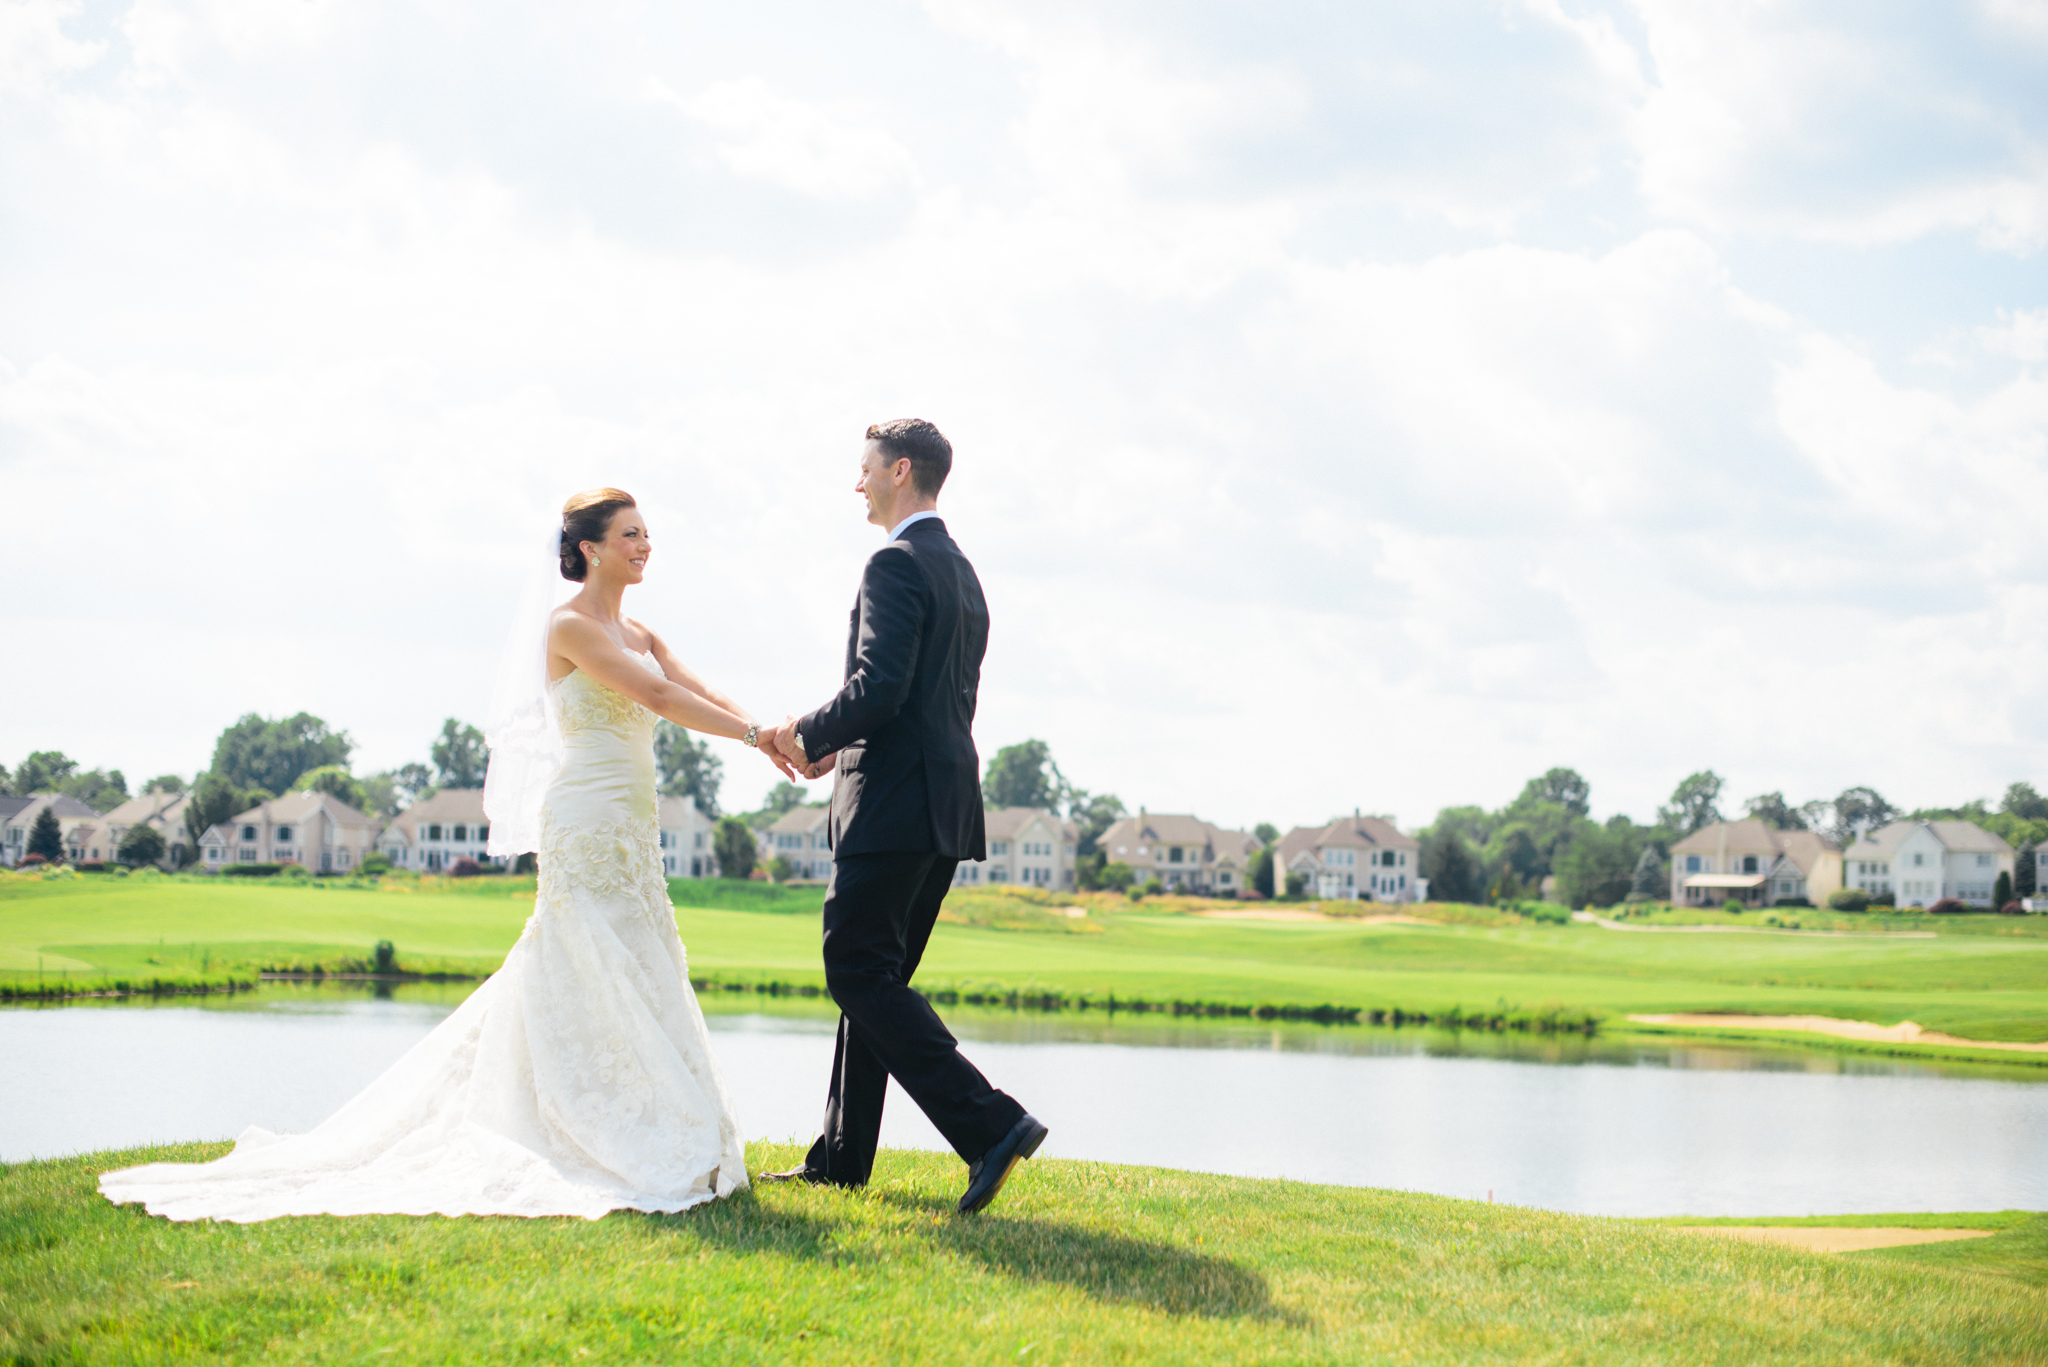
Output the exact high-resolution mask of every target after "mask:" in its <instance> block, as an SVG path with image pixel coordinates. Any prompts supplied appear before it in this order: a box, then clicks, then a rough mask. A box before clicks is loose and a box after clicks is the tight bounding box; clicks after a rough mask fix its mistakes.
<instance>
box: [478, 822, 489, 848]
mask: <svg viewBox="0 0 2048 1367" xmlns="http://www.w3.org/2000/svg"><path fill="white" fill-rule="evenodd" d="M475 836H476V843H477V844H479V845H481V844H483V843H484V842H485V841H486V840H489V839H490V838H491V828H490V827H489V826H478V827H476V828H475Z"/></svg>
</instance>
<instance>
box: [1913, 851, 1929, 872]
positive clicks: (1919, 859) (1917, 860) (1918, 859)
mask: <svg viewBox="0 0 2048 1367" xmlns="http://www.w3.org/2000/svg"><path fill="white" fill-rule="evenodd" d="M1926 862H1927V856H1926V855H1924V854H1916V855H1914V856H1913V867H1914V868H1916V869H1917V868H1919V867H1921V866H1922V865H1924V864H1925V863H1926Z"/></svg>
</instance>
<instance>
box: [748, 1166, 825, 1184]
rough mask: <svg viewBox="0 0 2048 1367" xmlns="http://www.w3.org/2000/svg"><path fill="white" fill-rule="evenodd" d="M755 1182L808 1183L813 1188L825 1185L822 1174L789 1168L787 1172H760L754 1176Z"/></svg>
mask: <svg viewBox="0 0 2048 1367" xmlns="http://www.w3.org/2000/svg"><path fill="white" fill-rule="evenodd" d="M754 1180H755V1181H756V1182H809V1183H810V1184H811V1185H812V1186H814V1187H822V1186H824V1185H825V1176H824V1174H823V1173H816V1172H812V1171H811V1170H810V1169H809V1168H791V1169H790V1170H789V1171H788V1172H762V1173H756V1174H755V1175H754Z"/></svg>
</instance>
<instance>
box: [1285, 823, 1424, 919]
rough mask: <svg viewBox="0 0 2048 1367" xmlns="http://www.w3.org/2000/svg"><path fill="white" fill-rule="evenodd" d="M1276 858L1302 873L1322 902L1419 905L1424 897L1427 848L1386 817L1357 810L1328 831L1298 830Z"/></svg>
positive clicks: (1326, 828)
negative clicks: (1424, 851) (1423, 867)
mask: <svg viewBox="0 0 2048 1367" xmlns="http://www.w3.org/2000/svg"><path fill="white" fill-rule="evenodd" d="M1274 858H1275V859H1277V860H1278V861H1279V866H1280V868H1281V869H1282V870H1284V871H1285V872H1286V873H1290V874H1296V873H1298V874H1301V875H1302V876H1303V877H1305V878H1307V879H1308V887H1309V888H1310V890H1312V891H1313V892H1314V893H1315V895H1316V896H1317V897H1318V898H1321V899H1322V900H1324V901H1335V902H1356V901H1366V902H1413V901H1416V900H1418V899H1419V898H1420V897H1421V896H1422V885H1421V883H1420V882H1419V880H1418V878H1417V875H1418V874H1419V873H1420V871H1421V869H1420V863H1421V847H1420V846H1419V845H1418V844H1417V843H1416V840H1415V837H1413V836H1409V835H1403V834H1401V832H1400V831H1399V829H1397V828H1396V827H1395V825H1394V823H1393V822H1392V821H1390V820H1388V819H1387V818H1386V817H1383V816H1366V815H1365V814H1364V813H1363V812H1361V811H1357V810H1354V811H1353V812H1352V813H1351V815H1350V816H1340V817H1338V818H1337V819H1336V820H1335V821H1332V822H1330V823H1329V824H1328V825H1325V826H1296V827H1295V828H1294V829H1293V830H1291V831H1289V832H1288V833H1287V834H1286V835H1284V836H1282V837H1280V844H1279V848H1278V849H1277V850H1275V852H1274Z"/></svg>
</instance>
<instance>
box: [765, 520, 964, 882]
mask: <svg viewBox="0 0 2048 1367" xmlns="http://www.w3.org/2000/svg"><path fill="white" fill-rule="evenodd" d="M987 650H988V604H987V603H986V602H985V601H984V600H983V598H982V596H981V580H979V579H977V578H976V577H975V574H974V566H972V565H970V564H968V563H967V557H966V556H964V555H962V554H961V553H960V548H959V547H958V546H956V545H954V544H953V538H952V537H951V536H949V535H947V533H946V524H945V523H944V522H942V521H940V520H939V519H938V518H935V517H928V518H925V519H924V520H923V521H921V522H914V523H912V524H911V525H910V526H908V527H906V528H904V529H903V535H902V536H901V537H899V538H898V539H897V540H895V541H891V542H890V543H889V544H888V545H886V546H884V547H882V549H880V550H878V551H876V552H875V553H874V554H873V555H872V556H870V557H869V558H868V563H867V568H866V569H865V570H863V571H862V572H861V577H860V595H859V597H858V598H856V599H855V600H854V605H853V621H852V630H851V632H850V634H849V636H848V639H847V643H846V684H845V686H844V687H843V688H841V689H840V690H839V693H838V695H837V696H836V697H834V698H833V699H832V701H830V702H828V703H826V704H825V705H824V706H823V707H821V708H819V709H818V710H817V711H815V712H813V713H811V714H810V715H809V716H807V717H805V718H803V720H801V721H799V722H798V723H797V728H796V729H797V734H798V735H800V736H802V737H803V741H804V751H805V753H806V754H812V755H825V754H830V753H832V752H834V751H837V752H838V755H839V761H838V766H837V773H836V774H835V781H834V783H833V787H832V816H831V822H830V826H829V833H830V839H831V841H832V849H833V852H834V853H835V854H838V855H850V854H880V853H885V852H905V853H922V852H925V851H931V852H934V853H937V854H939V855H941V856H943V857H945V858H949V859H985V858H987V857H988V852H987V850H986V849H985V848H984V847H983V833H982V817H981V761H980V759H979V757H978V756H977V755H976V754H975V751H974V735H973V732H972V727H973V725H974V702H975V694H976V692H977V691H978V690H979V688H980V687H981V657H982V656H983V655H984V654H985V653H986V652H987Z"/></svg>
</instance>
